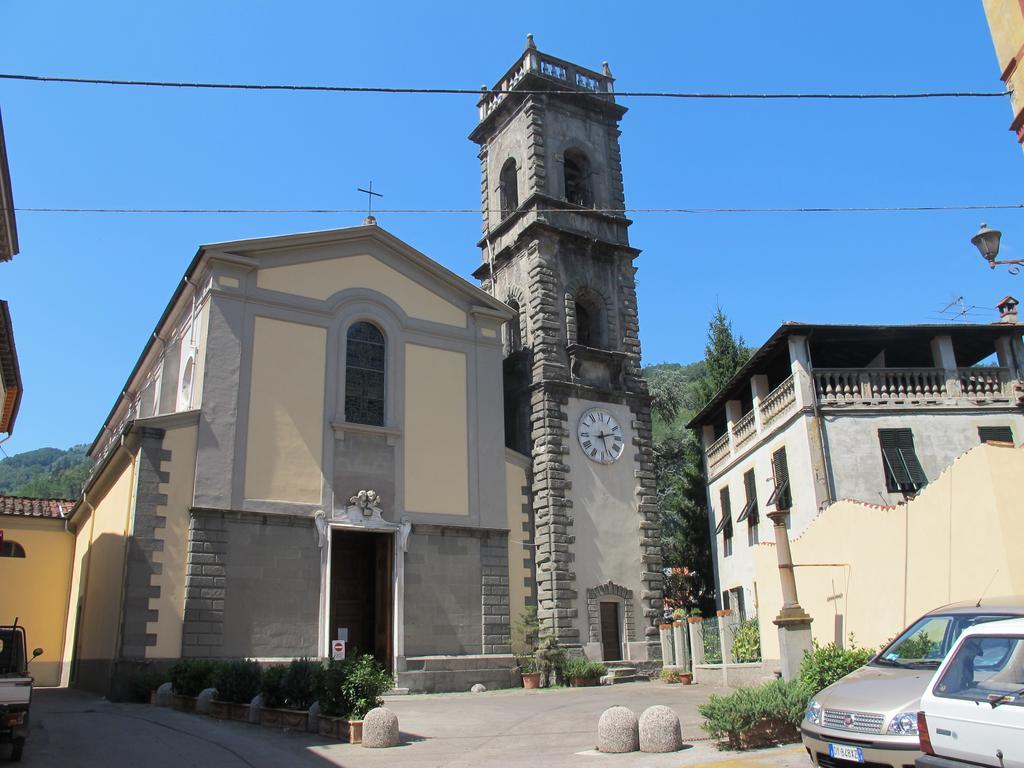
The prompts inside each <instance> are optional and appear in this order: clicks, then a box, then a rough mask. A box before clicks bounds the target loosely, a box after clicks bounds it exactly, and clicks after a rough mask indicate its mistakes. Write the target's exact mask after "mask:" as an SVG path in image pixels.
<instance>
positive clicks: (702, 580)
mask: <svg viewBox="0 0 1024 768" xmlns="http://www.w3.org/2000/svg"><path fill="white" fill-rule="evenodd" d="M749 358H750V350H749V349H748V348H747V346H746V345H745V344H744V342H743V338H742V337H741V336H734V335H733V330H732V323H730V322H729V320H728V318H727V317H726V316H725V313H724V312H723V311H722V308H721V307H717V308H716V309H715V314H714V315H713V316H712V318H711V322H710V323H709V324H708V341H707V345H706V346H705V348H704V361H703V363H701V364H697V365H692V366H688V367H687V368H679V367H678V366H677V367H675V368H672V367H669V366H656V367H655V369H654V370H651V369H648V370H646V371H645V374H647V378H648V382H649V384H650V391H651V407H652V410H653V412H654V421H655V442H654V467H655V473H656V476H657V489H658V502H659V506H660V509H661V536H662V549H663V553H664V558H665V561H664V562H665V566H666V567H667V568H669V569H672V570H671V571H670V573H671V576H670V578H668V579H667V580H666V592H665V596H666V598H667V599H668V600H669V602H670V603H675V604H679V605H683V606H689V607H698V608H701V609H702V610H704V611H708V612H710V611H711V610H713V608H714V604H715V584H714V573H713V568H712V562H711V549H710V545H711V530H710V525H709V522H708V514H707V493H706V490H705V478H704V469H703V468H704V462H703V448H702V446H701V443H700V440H699V439H698V437H697V435H695V434H694V433H693V432H692V431H691V430H688V429H686V427H685V424H686V422H687V421H689V420H690V418H692V417H693V415H694V414H695V413H697V412H698V411H700V410H701V409H702V408H703V407H704V406H705V405H707V404H708V403H709V402H710V401H711V399H712V398H713V397H714V396H715V395H716V394H717V393H718V391H719V390H721V389H722V387H724V386H725V385H726V384H727V383H728V382H729V380H730V379H731V378H732V377H733V376H734V375H735V373H736V372H737V371H738V370H739V369H740V368H741V367H742V366H743V364H744V363H745V362H746V361H747V360H748V359H749ZM684 372H685V373H684ZM686 374H691V375H690V376H687V375H686Z"/></svg>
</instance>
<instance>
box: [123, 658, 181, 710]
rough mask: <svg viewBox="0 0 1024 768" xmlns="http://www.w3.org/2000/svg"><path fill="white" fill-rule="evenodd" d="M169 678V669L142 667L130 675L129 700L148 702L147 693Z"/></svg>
mask: <svg viewBox="0 0 1024 768" xmlns="http://www.w3.org/2000/svg"><path fill="white" fill-rule="evenodd" d="M170 679H171V671H170V670H169V669H155V668H153V667H143V668H142V669H140V670H138V671H137V672H135V674H133V675H132V676H131V679H130V681H129V683H128V686H129V688H128V695H129V697H130V700H131V701H136V702H141V703H142V704H148V703H149V694H150V692H151V691H155V690H156V689H157V688H159V687H160V686H161V685H163V684H164V683H166V682H168V681H169V680H170Z"/></svg>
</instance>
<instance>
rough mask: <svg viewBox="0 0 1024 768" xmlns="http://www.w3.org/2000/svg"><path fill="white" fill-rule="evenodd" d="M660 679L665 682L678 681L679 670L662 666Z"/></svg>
mask: <svg viewBox="0 0 1024 768" xmlns="http://www.w3.org/2000/svg"><path fill="white" fill-rule="evenodd" d="M661 680H662V682H665V683H678V682H679V670H678V669H669V668H668V667H663V668H662V670H661Z"/></svg>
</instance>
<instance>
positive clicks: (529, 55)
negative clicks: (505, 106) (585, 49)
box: [478, 50, 613, 120]
mask: <svg viewBox="0 0 1024 768" xmlns="http://www.w3.org/2000/svg"><path fill="white" fill-rule="evenodd" d="M530 72H533V73H534V74H537V75H541V76H542V77H546V78H550V79H552V80H557V81H558V82H559V83H562V84H563V85H562V88H563V89H571V88H573V87H575V88H578V89H580V90H583V91H590V92H591V93H592V94H595V95H598V94H599V95H601V96H602V97H603V98H612V93H613V89H612V79H611V77H609V76H607V75H600V74H598V73H597V72H591V71H590V70H589V69H582V68H581V67H577V66H576V65H575V64H571V63H570V62H567V61H562V60H561V59H555V58H553V57H550V56H546V55H544V54H541V53H539V52H538V51H536V50H528V51H526V52H525V53H524V54H523V57H522V58H521V59H520V60H519V61H518V62H517V63H516V65H515V66H514V67H513V68H512V69H511V70H509V72H508V74H507V75H505V77H504V78H503V79H502V80H501V82H499V83H498V84H497V85H496V86H495V87H494V91H488V90H487V89H486V88H485V89H483V93H482V94H481V96H480V101H479V103H478V107H479V110H480V119H481V120H483V119H484V118H486V117H487V116H488V115H489V114H491V112H493V111H494V109H495V108H496V107H497V106H498V105H499V104H501V102H502V101H504V99H505V97H506V96H507V95H508V94H507V93H504V91H510V90H512V89H513V88H514V87H515V86H516V84H517V83H518V82H519V81H520V80H522V79H523V78H524V77H525V76H526V75H527V73H530Z"/></svg>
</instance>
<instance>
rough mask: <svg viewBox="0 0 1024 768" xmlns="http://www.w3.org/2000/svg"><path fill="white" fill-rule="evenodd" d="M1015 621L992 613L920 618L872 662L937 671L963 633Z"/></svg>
mask: <svg viewBox="0 0 1024 768" xmlns="http://www.w3.org/2000/svg"><path fill="white" fill-rule="evenodd" d="M1009 618H1014V617H1012V616H1007V615H1000V614H991V613H949V614H931V615H928V616H924V617H923V618H921V619H918V620H917V621H916V622H915V623H914V624H912V625H911V626H910V627H908V628H907V629H906V630H905V631H904V632H903V634H902V635H900V636H899V637H897V638H896V639H895V640H893V641H892V642H891V643H890V644H889V645H888V646H887V647H886V648H885V649H883V650H882V652H881V653H879V654H878V656H876V657H875V659H874V661H872V662H871V663H872V664H873V665H875V666H899V667H931V668H936V667H938V666H939V664H941V663H942V660H943V659H944V658H946V654H948V653H949V651H950V649H951V648H952V647H953V645H954V644H955V643H956V641H957V639H958V638H959V637H960V635H961V634H963V632H964V630H965V629H970V628H971V627H973V626H976V625H978V624H985V623H987V622H990V621H999V620H1000V619H1009Z"/></svg>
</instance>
